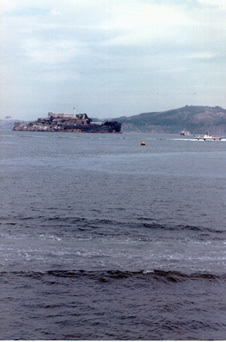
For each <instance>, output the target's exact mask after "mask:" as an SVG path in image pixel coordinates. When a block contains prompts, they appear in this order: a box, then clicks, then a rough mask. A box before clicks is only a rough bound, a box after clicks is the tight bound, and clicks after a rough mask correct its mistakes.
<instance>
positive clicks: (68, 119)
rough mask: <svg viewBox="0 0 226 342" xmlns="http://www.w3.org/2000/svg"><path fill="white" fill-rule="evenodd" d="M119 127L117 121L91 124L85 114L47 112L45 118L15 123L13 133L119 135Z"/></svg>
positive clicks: (90, 120)
mask: <svg viewBox="0 0 226 342" xmlns="http://www.w3.org/2000/svg"><path fill="white" fill-rule="evenodd" d="M121 125H122V124H121V123H119V122H118V121H106V122H104V123H102V122H101V123H97V122H92V119H90V118H89V117H88V115H87V114H65V113H59V114H56V113H52V112H49V113H48V117H47V118H39V119H37V120H36V121H33V122H29V123H24V122H15V123H14V127H13V131H32V132H34V131H35V132H36V131H38V132H85V133H119V132H121Z"/></svg>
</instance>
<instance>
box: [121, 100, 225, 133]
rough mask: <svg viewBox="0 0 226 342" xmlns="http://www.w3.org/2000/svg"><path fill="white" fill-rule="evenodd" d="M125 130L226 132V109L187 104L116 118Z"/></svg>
mask: <svg viewBox="0 0 226 342" xmlns="http://www.w3.org/2000/svg"><path fill="white" fill-rule="evenodd" d="M115 120H117V121H118V122H121V123H122V131H123V132H152V133H179V132H180V131H182V130H183V129H186V130H188V131H190V132H191V133H194V134H199V133H205V132H206V131H209V132H210V133H211V134H221V135H222V134H226V109H223V108H221V107H218V106H216V107H207V106H185V107H182V108H177V109H172V110H167V111H164V112H151V113H141V114H139V115H133V116H130V117H126V116H123V117H119V118H116V119H115Z"/></svg>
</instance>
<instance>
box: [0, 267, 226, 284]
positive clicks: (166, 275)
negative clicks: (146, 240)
mask: <svg viewBox="0 0 226 342" xmlns="http://www.w3.org/2000/svg"><path fill="white" fill-rule="evenodd" d="M10 275H12V276H17V277H18V276H19V277H26V278H34V279H42V280H45V278H49V277H51V278H57V279H58V278H79V279H82V278H88V279H93V280H97V281H100V282H109V281H112V280H122V279H127V278H131V279H136V280H151V279H152V280H154V281H157V282H158V281H160V282H173V283H177V282H182V281H188V280H192V281H196V280H207V281H219V280H226V273H225V274H212V273H203V272H196V273H191V274H186V273H182V272H178V271H174V270H172V271H171V270H170V271H164V270H159V269H154V270H152V271H149V270H139V271H123V270H94V271H89V270H88V271H87V270H48V271H45V272H39V271H9V272H6V271H4V272H0V276H1V279H2V280H3V279H4V276H10Z"/></svg>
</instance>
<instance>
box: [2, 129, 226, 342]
mask: <svg viewBox="0 0 226 342" xmlns="http://www.w3.org/2000/svg"><path fill="white" fill-rule="evenodd" d="M1 140H2V143H1V146H2V149H1V208H2V209H1V226H0V238H1V245H0V268H1V278H0V279H1V312H0V324H1V329H0V338H1V339H79V340H82V339H83V340H84V339H89V340H90V339H91V340H95V339H102V340H103V339H104V340H112V339H116V340H117V339H130V340H131V339H132V340H134V339H146V340H147V339H149V340H150V339H168V340H169V339H199V340H200V339H207V340H209V339H225V338H226V324H225V318H226V317H225V308H226V303H225V280H226V272H225V264H226V260H225V228H226V210H225V209H226V180H225V170H226V142H225V141H213V142H205V141H195V140H193V139H185V138H180V136H176V135H154V134H132V133H131V134H118V135H112V134H82V133H81V134H77V133H40V132H4V133H2V135H1ZM141 141H146V146H141V145H140V142H141Z"/></svg>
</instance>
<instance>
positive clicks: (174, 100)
mask: <svg viewBox="0 0 226 342" xmlns="http://www.w3.org/2000/svg"><path fill="white" fill-rule="evenodd" d="M0 11H1V21H0V30H1V50H0V51H1V107H0V115H1V118H5V117H6V116H11V117H12V118H13V119H21V120H35V119H37V118H38V117H47V114H48V112H50V111H51V112H56V113H73V108H75V111H76V113H87V114H88V116H90V117H93V118H94V117H96V118H100V119H105V118H109V119H110V118H116V117H119V116H131V115H136V114H140V113H144V112H155V111H164V110H168V109H173V108H179V107H183V106H185V105H207V106H221V107H223V108H226V82H225V81H226V0H158V1H157V0H33V1H31V0H19V1H18V0H0Z"/></svg>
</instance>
